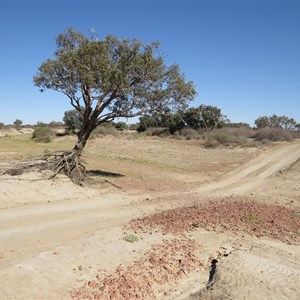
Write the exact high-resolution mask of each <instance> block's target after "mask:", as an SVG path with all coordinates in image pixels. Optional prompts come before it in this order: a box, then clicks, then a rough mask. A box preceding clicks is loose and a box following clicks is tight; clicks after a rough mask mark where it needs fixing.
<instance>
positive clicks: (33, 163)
mask: <svg viewBox="0 0 300 300" xmlns="http://www.w3.org/2000/svg"><path fill="white" fill-rule="evenodd" d="M33 170H36V171H42V170H50V171H52V172H53V174H52V175H51V176H50V178H54V177H55V176H56V175H57V174H59V173H62V174H65V175H67V176H68V177H69V178H70V179H71V180H72V181H73V182H74V183H75V184H77V185H82V183H83V180H84V176H85V167H84V165H83V160H82V159H81V158H80V157H79V156H78V155H77V153H76V152H75V151H55V152H50V153H46V154H44V155H43V156H35V157H29V158H26V159H24V160H21V161H17V162H15V163H13V164H12V165H11V166H10V167H9V168H8V169H6V170H5V171H4V172H3V173H2V174H9V175H12V176H13V175H21V174H22V173H24V172H29V171H33Z"/></svg>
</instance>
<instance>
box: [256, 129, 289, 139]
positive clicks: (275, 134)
mask: <svg viewBox="0 0 300 300" xmlns="http://www.w3.org/2000/svg"><path fill="white" fill-rule="evenodd" d="M253 137H254V138H255V139H256V140H258V141H264V140H265V141H266V140H267V141H290V140H292V138H293V135H292V133H291V132H290V131H288V130H285V129H281V128H276V127H273V128H260V129H257V130H256V132H255V133H254V135H253Z"/></svg>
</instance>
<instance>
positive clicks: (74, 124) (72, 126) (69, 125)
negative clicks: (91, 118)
mask: <svg viewBox="0 0 300 300" xmlns="http://www.w3.org/2000/svg"><path fill="white" fill-rule="evenodd" d="M63 121H64V123H65V125H66V132H67V133H74V132H75V131H76V130H79V129H80V128H81V126H82V121H83V119H82V115H81V114H80V113H79V112H78V111H77V110H76V109H72V110H68V111H65V115H64V117H63Z"/></svg>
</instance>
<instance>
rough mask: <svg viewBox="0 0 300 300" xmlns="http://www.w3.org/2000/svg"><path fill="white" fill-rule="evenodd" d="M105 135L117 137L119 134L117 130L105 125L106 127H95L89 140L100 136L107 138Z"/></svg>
mask: <svg viewBox="0 0 300 300" xmlns="http://www.w3.org/2000/svg"><path fill="white" fill-rule="evenodd" d="M107 135H112V136H115V137H117V136H119V135H120V132H119V130H117V129H116V128H115V127H113V126H112V125H107V126H104V125H103V126H99V127H97V128H96V129H95V130H94V131H93V132H92V134H91V137H90V138H91V139H94V138H98V137H102V136H107Z"/></svg>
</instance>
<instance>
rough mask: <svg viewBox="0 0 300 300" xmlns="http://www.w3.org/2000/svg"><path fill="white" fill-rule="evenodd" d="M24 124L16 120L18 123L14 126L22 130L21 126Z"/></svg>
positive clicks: (15, 122)
mask: <svg viewBox="0 0 300 300" xmlns="http://www.w3.org/2000/svg"><path fill="white" fill-rule="evenodd" d="M22 124H23V122H22V121H21V120H19V119H16V121H14V125H15V127H16V129H18V130H19V129H20V128H21V125H22Z"/></svg>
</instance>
